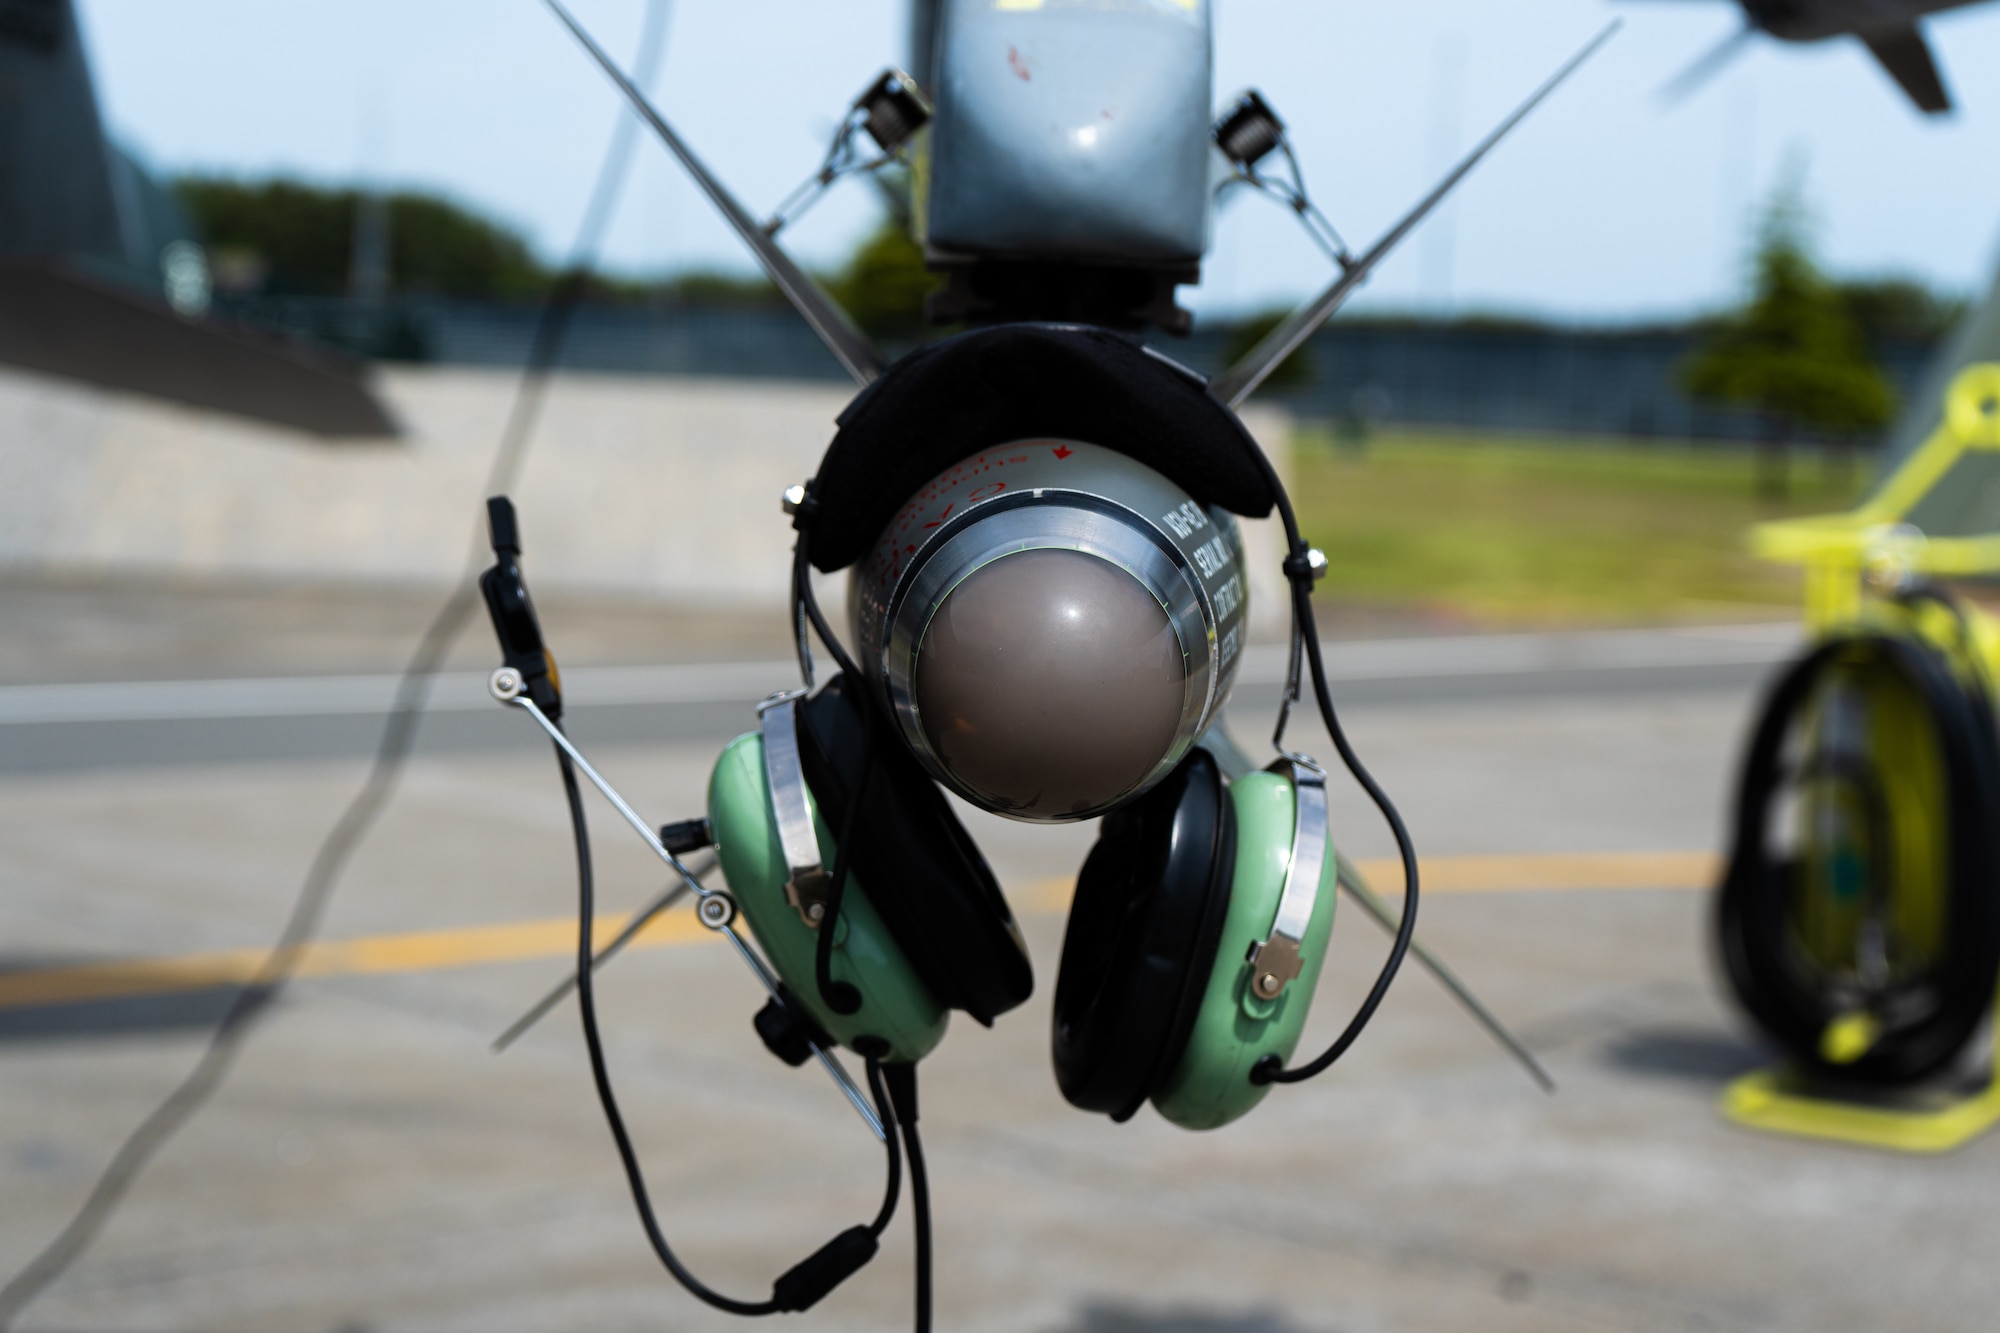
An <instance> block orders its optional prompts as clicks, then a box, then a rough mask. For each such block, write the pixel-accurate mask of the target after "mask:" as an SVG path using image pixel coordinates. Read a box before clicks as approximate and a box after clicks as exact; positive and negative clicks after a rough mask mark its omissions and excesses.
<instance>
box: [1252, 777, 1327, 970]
mask: <svg viewBox="0 0 2000 1333" xmlns="http://www.w3.org/2000/svg"><path fill="white" fill-rule="evenodd" d="M1287 769H1289V770H1290V777H1291V780H1292V792H1293V800H1294V804H1293V818H1292V855H1291V860H1290V862H1289V864H1287V865H1286V867H1285V891H1284V893H1283V894H1282V895H1281V896H1280V897H1279V899H1278V918H1277V920H1276V921H1274V922H1273V923H1272V924H1271V935H1270V938H1269V939H1266V940H1265V941H1264V942H1263V943H1261V944H1255V945H1252V946H1251V948H1250V968H1251V972H1250V989H1251V990H1252V991H1253V992H1254V993H1255V994H1256V996H1257V998H1258V999H1260V1000H1275V999H1277V998H1278V997H1279V996H1280V995H1282V994H1284V993H1285V987H1287V986H1289V985H1291V984H1292V982H1293V981H1294V980H1296V979H1297V978H1298V975H1299V972H1300V970H1301V969H1302V967H1303V966H1304V963H1303V960H1302V959H1301V958H1300V955H1299V949H1300V947H1301V946H1302V945H1303V944H1304V942H1305V938H1306V929H1307V927H1309V926H1310V925H1311V924H1312V915H1313V905H1314V904H1315V903H1316V902H1318V901H1319V889H1320V880H1321V878H1322V877H1323V876H1324V874H1325V871H1326V831H1327V830H1326V826H1327V818H1326V771H1325V770H1324V769H1322V768H1321V767H1320V766H1319V765H1318V764H1316V763H1314V762H1313V761H1312V760H1310V759H1308V758H1306V757H1305V756H1304V755H1301V754H1289V753H1288V754H1286V755H1285V757H1284V758H1282V759H1279V760H1278V761H1277V762H1275V763H1273V764H1272V765H1271V766H1270V768H1269V769H1268V770H1266V771H1267V772H1272V773H1279V774H1283V773H1285V771H1286V770H1287Z"/></svg>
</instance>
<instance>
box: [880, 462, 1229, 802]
mask: <svg viewBox="0 0 2000 1333" xmlns="http://www.w3.org/2000/svg"><path fill="white" fill-rule="evenodd" d="M1032 550H1069V551H1076V552H1080V553H1082V554H1085V555H1090V556H1094V557H1096V558H1097V559H1100V560H1102V561H1104V562H1105V563H1107V564H1109V565H1111V566H1112V567H1114V568H1116V569H1119V570H1121V571H1123V572H1124V573H1125V574H1127V575H1129V576H1130V577H1131V578H1133V579H1134V580H1135V581H1136V582H1138V583H1139V584H1140V586H1141V587H1143V588H1144V589H1145V590H1146V591H1147V593H1149V594H1150V595H1151V596H1152V598H1153V599H1154V601H1156V602H1157V603H1158V604H1159V605H1160V608H1161V609H1162V611H1164V612H1165V613H1166V618H1167V623H1168V625H1169V626H1170V628H1171V629H1172V630H1173V632H1174V637H1175V641H1176V642H1177V643H1178V644H1179V645H1180V652H1181V660H1182V662H1183V677H1182V694H1181V710H1180V711H1181V720H1180V723H1179V725H1178V726H1177V727H1176V729H1175V733H1174V736H1173V739H1172V742H1171V744H1170V746H1169V747H1168V749H1167V751H1166V753H1165V754H1163V755H1162V756H1161V757H1160V759H1159V760H1158V762H1157V763H1155V764H1154V766H1153V767H1152V768H1151V769H1150V770H1149V771H1148V772H1147V773H1146V774H1145V775H1144V777H1143V778H1142V779H1141V780H1140V781H1139V782H1137V783H1135V784H1134V785H1133V786H1132V788H1131V789H1129V790H1128V791H1126V792H1123V793H1120V794H1119V795H1118V796H1117V797H1116V798H1114V799H1112V800H1109V801H1105V802H1102V803H1100V804H1099V805H1097V806H1095V807H1093V808H1091V809H1089V810H1085V811H1079V812H1074V813H1072V814H1070V815H1068V816H1067V817H1066V818H1067V819H1069V820H1076V819H1088V818H1091V817H1093V816H1096V815H1099V814H1102V813H1104V811H1106V810H1108V809H1111V808H1113V807H1115V806H1117V805H1119V804H1121V803H1122V802H1123V801H1124V800H1126V799H1127V798H1129V796H1130V795H1131V794H1132V792H1135V791H1144V790H1146V789H1148V788H1149V787H1151V786H1152V785H1153V784H1154V783H1156V782H1158V781H1160V780H1161V779H1162V778H1164V777H1165V776H1166V775H1167V774H1168V773H1171V772H1172V771H1173V770H1174V768H1175V767H1176V766H1177V765H1178V764H1179V763H1180V762H1181V760H1183V759H1185V758H1186V757H1187V753H1188V751H1189V750H1190V749H1192V748H1193V746H1194V742H1195V739H1196V738H1197V737H1198V736H1199V735H1200V733H1201V731H1202V729H1203V728H1205V727H1206V726H1207V725H1208V723H1209V721H1210V720H1211V718H1212V715H1213V713H1214V712H1215V710H1216V708H1217V707H1218V706H1219V703H1220V695H1221V692H1222V689H1223V685H1224V681H1225V673H1224V672H1222V671H1219V670H1217V659H1218V645H1217V643H1216V624H1217V622H1218V617H1217V615H1216V614H1215V608H1214V606H1213V605H1212V604H1211V600H1210V597H1209V593H1208V590H1207V589H1206V588H1204V587H1203V586H1202V580H1201V577H1200V575H1199V574H1198V573H1197V572H1196V570H1195V569H1194V568H1193V567H1192V565H1191V564H1189V563H1188V561H1187V559H1186V557H1185V555H1184V554H1183V553H1182V552H1181V551H1179V550H1178V549H1177V548H1175V547H1174V545H1173V544H1172V542H1170V541H1169V540H1167V539H1166V538H1165V537H1164V535H1162V534H1160V533H1159V532H1158V531H1157V529H1155V528H1154V526H1153V524H1152V523H1151V522H1150V520H1148V519H1147V518H1146V517H1145V516H1144V515H1143V514H1140V513H1138V512H1137V511H1135V510H1132V509H1129V508H1127V507H1125V506H1123V505H1119V504H1116V503H1114V502H1111V501H1107V500H1105V499H1103V498H1102V497H1100V496H1095V495H1091V494H1088V493H1086V492H1070V491H1061V490H1056V489H1053V488H1045V489H1041V490H1037V491H1035V492H1032V493H1028V492H1023V493H1021V494H1018V495H1015V496H1009V497H1006V498H1004V499H999V500H993V501H989V502H987V503H986V504H984V505H981V506H979V507H978V508H976V509H973V510H968V511H967V512H966V513H965V514H964V515H963V516H961V517H960V518H959V519H956V520H953V521H951V522H949V523H947V524H946V525H945V529H944V531H943V532H942V533H940V534H939V536H938V537H937V538H936V539H934V541H933V542H932V544H931V546H930V548H929V549H928V550H926V551H925V552H924V553H923V556H922V558H921V559H920V560H919V561H918V562H916V563H915V564H914V566H913V567H912V568H911V569H910V570H909V571H908V572H907V573H905V575H904V576H903V578H902V579H901V580H900V582H899V585H898V586H897V588H896V589H895V591H894V592H893V593H892V594H891V596H890V598H889V602H888V607H887V614H886V616H885V620H886V623H887V633H886V635H885V636H884V637H885V643H884V650H883V653H882V667H883V677H884V684H885V686H886V687H887V694H888V700H889V704H890V708H891V712H892V713H893V715H894V717H895V719H896V723H897V728H898V730H899V731H901V732H902V734H903V737H904V739H905V740H906V741H907V742H908V743H909V745H910V748H911V749H912V750H913V751H914V752H915V753H916V755H917V757H918V759H919V760H920V761H921V762H922V763H923V765H924V767H925V769H926V770H928V771H929V772H930V773H931V775H932V776H933V777H935V778H937V779H938V780H939V781H940V782H942V783H944V784H945V785H946V786H947V787H949V788H951V789H952V790H953V791H955V792H957V793H958V794H959V795H960V796H963V797H965V798H966V799H968V800H971V801H973V802H974V803H975V804H985V802H984V798H983V797H982V795H981V793H979V792H976V791H973V790H970V789H968V787H967V786H966V784H965V783H964V782H963V781H961V780H960V779H959V778H958V777H957V776H956V775H955V774H953V773H952V772H951V770H950V769H949V768H948V767H946V765H945V764H944V763H943V762H942V761H941V759H940V758H939V756H938V755H937V754H936V753H935V752H934V748H933V746H932V744H931V740H930V736H929V733H928V732H927V731H926V730H925V728H924V723H923V718H922V716H921V713H920V711H919V708H918V704H917V698H916V679H915V678H916V672H917V664H918V658H919V656H920V654H921V651H922V647H923V641H924V635H925V633H926V631H927V630H928V629H929V628H930V617H931V615H932V614H934V613H935V612H936V611H937V609H938V608H939V607H941V606H942V605H943V603H944V600H945V598H946V597H947V596H949V594H950V592H951V590H952V589H954V588H956V587H957V586H958V585H960V584H961V583H963V582H964V581H965V580H967V579H968V578H970V577H971V576H972V575H974V574H975V573H977V572H979V571H980V570H981V569H984V568H986V567H987V566H989V565H991V564H993V563H994V562H995V561H998V560H1001V559H1004V558H1005V557H1007V556H1010V555H1014V554H1017V553H1020V552H1023V551H1032ZM1190 628H1196V629H1198V630H1199V631H1200V632H1198V633H1195V634H1193V635H1190V634H1189V633H1188V632H1187V631H1188V629H1190ZM1003 813H1004V812H1003Z"/></svg>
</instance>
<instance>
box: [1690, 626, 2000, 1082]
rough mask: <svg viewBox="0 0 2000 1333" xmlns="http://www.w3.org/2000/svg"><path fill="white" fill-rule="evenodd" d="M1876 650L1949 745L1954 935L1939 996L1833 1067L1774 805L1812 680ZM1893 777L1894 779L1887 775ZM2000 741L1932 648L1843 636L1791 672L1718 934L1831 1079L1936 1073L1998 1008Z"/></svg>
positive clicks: (1764, 733)
mask: <svg viewBox="0 0 2000 1333" xmlns="http://www.w3.org/2000/svg"><path fill="white" fill-rule="evenodd" d="M1857 652H1860V653H1873V654H1876V655H1878V656H1879V657H1880V658H1881V659H1882V660H1883V661H1885V662H1886V663H1888V664H1889V665H1890V666H1892V667H1893V668H1894V669H1896V670H1897V671H1899V672H1900V673H1902V674H1903V675H1904V676H1906V677H1907V678H1908V679H1909V680H1910V681H1911V682H1912V683H1914V684H1915V685H1916V686H1917V687H1918V689H1919V690H1920V692H1921V693H1922V695H1923V697H1924V699H1925V701H1926V702H1927V704H1928V705H1929V707H1930V709H1931V713H1932V717H1933V719H1934V724H1935V725H1936V727H1937V730H1938V736H1939V739H1940V742H1941V746H1942V751H1943V757H1944V764H1945V781H1946V784H1947V788H1948V791H1947V801H1948V807H1947V809H1946V811H1945V823H1946V837H1947V845H1948V856H1949V871H1948V875H1949V882H1948V886H1947V890H1946V892H1947V908H1946V923H1947V924H1946V936H1945V942H1944V950H1943V956H1942V957H1941V958H1939V959H1938V961H1937V965H1936V968H1935V971H1934V973H1933V976H1932V978H1931V979H1930V983H1929V984H1931V985H1932V986H1934V987H1935V991H1936V1001H1937V1002H1936V1004H1935V1006H1934V1008H1933V1010H1932V1011H1931V1012H1930V1013H1929V1014H1928V1015H1927V1016H1925V1017H1924V1018H1922V1019H1920V1020H1919V1021H1916V1022H1914V1023H1911V1024H1909V1025H1907V1026H1904V1027H1901V1028H1899V1029H1897V1030H1895V1031H1893V1032H1891V1033H1889V1034H1888V1035H1886V1036H1885V1037H1884V1038H1883V1039H1882V1041H1881V1042H1880V1043H1879V1044H1878V1045H1877V1046H1876V1047H1875V1048H1874V1049H1873V1050H1871V1051H1869V1052H1868V1053H1867V1054H1866V1055H1864V1056H1863V1057H1862V1058H1861V1059H1859V1060H1857V1061H1855V1062H1854V1063H1852V1064H1848V1065H1832V1064H1829V1063H1828V1062H1827V1061H1826V1060H1825V1059H1824V1058H1823V1057H1822V1056H1821V1054H1820V1052H1819V1038H1820V1034H1821V1032H1822V1031H1823V1030H1824V1028H1825V1026H1826V1024H1827V1023H1828V1022H1829V1021H1830V1020H1831V1019H1832V1018H1833V1017H1834V1016H1835V1015H1834V1014H1833V1013H1832V1012H1831V1011H1830V1009H1829V1008H1828V1005H1827V1001H1826V999H1825V997H1824V996H1823V995H1822V994H1821V993H1820V991H1819V989H1818V988H1817V987H1816V986H1814V985H1813V984H1812V978H1811V977H1809V976H1808V975H1806V974H1805V972H1804V970H1803V969H1802V968H1801V966H1800V965H1799V964H1798V962H1797V961H1796V957H1795V953H1794V946H1792V945H1791V943H1790V931H1791V925H1790V923H1789V920H1788V913H1789V906H1790V904H1789V902H1788V897H1789V894H1788V892H1787V890H1788V888H1789V883H1790V873H1791V867H1790V866H1789V865H1788V864H1785V863H1781V862H1779V861H1777V860H1776V859H1775V858H1774V857H1773V855H1772V853H1771V848H1770V846H1769V827H1768V826H1769V823H1770V810H1771V805H1772V802H1773V800H1774V798H1775V796H1776V794H1777V791H1778V788H1779V786H1780V784H1781V782H1782V781H1783V780H1784V777H1785V774H1784V773H1783V771H1782V768H1783V764H1782V760H1783V750H1784V742H1785V738H1786V736H1787V734H1788V733H1789V732H1790V730H1791V726H1792V724H1793V722H1794V720H1795V719H1796V717H1797V715H1798V713H1799V711H1800V710H1801V709H1802V708H1803V707H1804V706H1805V704H1806V701H1807V699H1808V698H1809V697H1810V693H1811V688H1812V686H1813V684H1814V682H1815V681H1817V680H1818V679H1819V677H1820V675H1821V673H1822V672H1824V671H1825V670H1827V669H1829V668H1830V667H1831V666H1832V665H1833V664H1834V662H1835V660H1836V659H1837V658H1839V657H1842V656H1843V655H1847V654H1853V653H1857ZM1881 777H1882V779H1883V780H1892V775H1888V774H1884V775H1881ZM1997 801H2000V739H1996V736H1995V731H1994V719H1993V713H1992V708H1991V705H1990V704H1989V703H1988V701H1987V700H1986V699H1985V697H1984V696H1983V695H1982V694H1979V693H1972V692H1968V691H1967V690H1966V689H1965V688H1964V687H1963V686H1962V685H1961V684H1960V683H1959V682H1958V680H1957V679H1956V678H1955V677H1954V676H1953V675H1952V674H1951V672H1950V670H1949V668H1948V667H1947V666H1946V665H1945V663H1944V661H1943V659H1942V658H1941V657H1940V656H1939V655H1938V654H1937V653H1936V652H1935V651H1934V650H1933V649H1931V648H1929V647H1928V646H1926V645H1921V644H1917V643H1913V642H1908V641H1904V640H1900V639H1894V638H1886V637H1877V636H1865V637H1854V638H1844V639H1839V640H1835V641H1833V642H1830V643H1828V644H1826V645H1824V646H1822V647H1821V648H1819V649H1816V650H1815V651H1814V652H1812V653H1810V654H1808V655H1807V656H1806V657H1805V658H1803V659H1801V660H1800V661H1799V662H1798V663H1796V664H1795V665H1794V666H1793V667H1791V668H1790V669H1789V670H1788V671H1787V672H1786V673H1785V675H1784V676H1783V677H1782V678H1781V679H1780V680H1779V682H1778V684H1777V686H1776V688H1775V689H1774V690H1773V691H1772V694H1771V697H1770V700H1769V701H1768V702H1767V704H1766V705H1765V709H1764V714H1763V717H1762V720H1761V721H1760V722H1759V724H1758V727H1757V731H1756V733H1755V735H1754V736H1753V738H1752V740H1751V745H1750V752H1749V755H1748V757H1747V758H1746V760H1745V762H1744V768H1743V779H1742V786H1741V788H1740V790H1739V792H1738V796H1737V803H1736V812H1735V813H1736V821H1735V822H1736V827H1735V838H1734V846H1733V847H1732V850H1731V854H1730V862H1729V870H1728V874H1727V877H1726V878H1725V879H1724V881H1723V884H1722V890H1721V892H1720V893H1719V894H1718V895H1717V899H1716V939H1717V944H1718V946H1719V950H1720V953H1721V959H1722V966H1723V970H1724V972H1725V974H1726V975H1727V977H1728V979H1729V982H1730V987H1731V989H1732V990H1733V991H1734V992H1735V994H1736V998H1737V1000H1738V1002H1739V1003H1740V1004H1742V1006H1743V1008H1744V1010H1745V1011H1746V1012H1748V1013H1749V1015H1750V1016H1751V1018H1752V1019H1753V1020H1755V1022H1756V1023H1757V1024H1758V1026H1759V1027H1761V1028H1763V1029H1764V1031H1765V1032H1766V1033H1768V1034H1769V1035H1770V1036H1771V1037H1772V1038H1773V1039H1774V1040H1775V1041H1777V1042H1778V1044H1779V1045H1780V1046H1782V1047H1783V1048H1784V1049H1785V1050H1786V1051H1787V1053H1788V1054H1790V1055H1791V1056H1793V1057H1794V1058H1795V1059H1796V1060H1798V1061H1799V1062H1801V1063H1802V1064H1803V1065H1805V1066H1806V1067H1807V1068H1809V1069H1812V1070H1814V1071H1816V1072H1818V1073H1820V1074H1822V1075H1825V1076H1828V1077H1833V1078H1838V1079H1841V1080H1845V1081H1849V1082H1859V1083H1871V1084H1879V1085H1896V1084H1905V1083H1910V1082H1915V1081H1917V1080H1920V1079H1923V1078H1926V1077H1928V1076H1930V1075H1932V1074H1935V1073H1937V1072H1939V1071H1941V1070H1942V1069H1944V1068H1945V1067H1946V1066H1948V1065H1949V1064H1950V1063H1951V1061H1952V1060H1953V1059H1954V1058H1955V1057H1956V1056H1957V1055H1958V1053H1959V1052H1960V1051H1961V1050H1962V1049H1963V1048H1964V1046H1965V1043H1966V1042H1967V1041H1969V1040H1970V1039H1971V1038H1972V1036H1973V1034H1974V1033H1975V1032H1976V1031H1977V1030H1978V1028H1979V1025H1980V1023H1981V1022H1982V1020H1983V1019H1984V1017H1985V1015H1986V1013H1987V1011H1988V1009H1989V1008H1990V1007H1991V1005H1992V1004H1993V995H1994V984H1995V980H1996V977H2000V829H1996V828H1995V820H1994V815H1993V811H1994V809H1995V808H1996V802H1997Z"/></svg>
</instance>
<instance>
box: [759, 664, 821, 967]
mask: <svg viewBox="0 0 2000 1333" xmlns="http://www.w3.org/2000/svg"><path fill="white" fill-rule="evenodd" d="M805 697H806V692H805V691H804V690H788V691H786V692H784V693H782V694H774V695H772V696H771V697H770V698H768V699H766V700H764V702H763V703H760V704H758V705H757V719H758V722H759V723H760V725H761V726H762V728H763V733H764V776H765V777H766V779H767V780H768V781H769V782H770V784H771V813H772V815H773V817H774V819H775V821H776V823H777V826H778V845H779V846H780V847H781V848H783V849H784V853H785V901H786V902H788V903H790V904H791V905H792V909H793V910H794V911H796V912H797V913H798V914H799V920H801V921H803V922H805V923H806V926H807V928H808V929H811V930H818V929H819V927H820V923H821V922H823V921H825V920H826V905H827V902H828V900H829V899H830V898H831V897H832V896H833V876H831V875H830V874H828V873H827V869H826V866H825V865H824V864H822V862H821V861H820V852H819V838H818V836H817V835H816V834H815V833H814V832H813V817H812V806H811V804H810V803H809V802H808V800H807V799H806V779H805V770H804V769H803V768H802V767H801V766H800V761H799V718H798V705H799V700H801V699H803V698H805Z"/></svg>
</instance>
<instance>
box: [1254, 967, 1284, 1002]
mask: <svg viewBox="0 0 2000 1333" xmlns="http://www.w3.org/2000/svg"><path fill="white" fill-rule="evenodd" d="M1282 988H1283V987H1282V984H1281V983H1280V982H1279V980H1278V976H1277V973H1275V972H1266V973H1265V974H1264V975H1263V976H1261V977H1258V978H1257V986H1256V990H1257V994H1259V995H1260V996H1262V997H1263V998H1265V999H1267V1000H1268V999H1270V998H1271V997H1272V996H1273V995H1276V994H1277V993H1278V992H1279V990H1281V989H1282Z"/></svg>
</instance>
